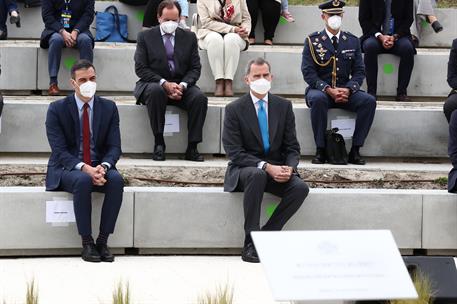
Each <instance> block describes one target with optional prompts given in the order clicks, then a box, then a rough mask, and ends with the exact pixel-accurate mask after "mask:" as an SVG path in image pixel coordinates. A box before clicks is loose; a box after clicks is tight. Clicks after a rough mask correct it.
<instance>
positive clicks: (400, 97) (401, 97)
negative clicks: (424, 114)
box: [395, 94, 411, 101]
mask: <svg viewBox="0 0 457 304" xmlns="http://www.w3.org/2000/svg"><path fill="white" fill-rule="evenodd" d="M395 100H396V101H411V98H409V97H408V95H406V94H399V95H397V96H396V97H395Z"/></svg>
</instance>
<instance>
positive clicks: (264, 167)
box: [262, 162, 268, 171]
mask: <svg viewBox="0 0 457 304" xmlns="http://www.w3.org/2000/svg"><path fill="white" fill-rule="evenodd" d="M267 165H268V163H267V162H265V163H264V164H263V166H262V170H263V171H265V170H267Z"/></svg>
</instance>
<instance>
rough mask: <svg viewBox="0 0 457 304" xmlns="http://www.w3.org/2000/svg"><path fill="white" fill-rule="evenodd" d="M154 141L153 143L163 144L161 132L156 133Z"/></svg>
mask: <svg viewBox="0 0 457 304" xmlns="http://www.w3.org/2000/svg"><path fill="white" fill-rule="evenodd" d="M154 137H155V141H154V144H155V145H156V146H157V145H162V146H165V139H164V138H163V133H158V134H156V135H155V136H154Z"/></svg>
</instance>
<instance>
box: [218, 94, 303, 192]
mask: <svg viewBox="0 0 457 304" xmlns="http://www.w3.org/2000/svg"><path fill="white" fill-rule="evenodd" d="M268 130H269V136H270V151H269V153H268V154H267V155H265V153H264V149H263V142H262V137H261V134H260V128H259V123H258V119H257V114H256V109H255V106H254V103H253V101H252V98H251V95H250V94H246V95H244V96H242V97H240V98H239V99H237V100H235V101H233V102H231V103H230V104H228V105H227V106H226V107H225V118H224V130H223V132H222V142H223V144H224V149H225V152H226V153H227V156H228V157H229V159H230V162H229V164H228V168H227V171H226V173H225V181H224V191H229V192H231V191H234V190H235V189H236V187H237V185H238V179H239V176H240V169H241V168H243V167H257V164H258V163H259V162H261V161H266V162H268V163H270V164H274V165H287V166H290V167H292V168H294V169H295V170H296V169H297V166H298V161H299V159H300V145H299V144H298V141H297V136H296V131H295V116H294V113H293V111H292V103H291V102H290V101H288V100H285V99H283V98H281V97H278V96H275V95H272V94H268Z"/></svg>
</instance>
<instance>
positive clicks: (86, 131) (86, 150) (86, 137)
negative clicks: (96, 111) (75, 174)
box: [83, 103, 92, 166]
mask: <svg viewBox="0 0 457 304" xmlns="http://www.w3.org/2000/svg"><path fill="white" fill-rule="evenodd" d="M88 107H89V104H87V103H85V104H84V106H83V162H84V163H85V164H88V165H89V166H92V161H91V160H90V124H89V111H88V110H87V108H88Z"/></svg>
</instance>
